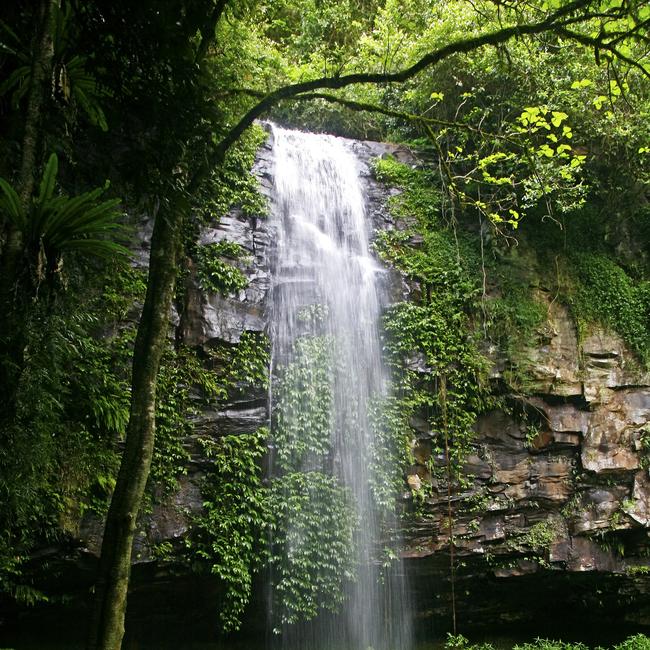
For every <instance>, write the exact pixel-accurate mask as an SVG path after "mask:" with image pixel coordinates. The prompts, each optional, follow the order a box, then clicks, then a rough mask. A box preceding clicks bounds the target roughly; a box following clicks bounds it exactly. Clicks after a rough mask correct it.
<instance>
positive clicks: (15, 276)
mask: <svg viewBox="0 0 650 650" xmlns="http://www.w3.org/2000/svg"><path fill="white" fill-rule="evenodd" d="M55 2H56V0H42V2H41V3H40V4H39V6H38V8H37V9H36V11H35V14H36V15H35V18H36V20H37V29H36V34H35V36H34V45H33V52H32V65H31V78H30V85H29V92H28V95H27V111H26V114H25V130H24V132H23V143H22V150H21V161H20V171H19V174H18V179H17V189H18V195H19V197H20V206H21V208H22V209H23V211H24V212H28V211H29V204H30V201H31V197H32V193H33V192H34V175H35V171H36V158H37V155H36V154H37V149H38V133H39V127H40V124H41V121H42V113H43V103H44V100H45V97H46V93H47V88H48V83H49V80H50V77H51V69H52V58H53V56H54V47H53V43H52V21H53V18H54V6H55ZM22 255H23V233H22V231H21V230H20V229H18V228H16V226H14V225H13V224H12V223H11V222H8V224H7V227H6V230H5V244H4V246H3V249H2V256H1V260H0V311H1V312H2V314H3V317H2V318H0V360H1V363H0V366H1V368H2V370H0V384H1V385H2V386H4V387H5V390H4V391H3V394H2V397H0V404H2V405H3V407H4V411H5V415H6V416H8V417H12V416H13V413H14V410H15V403H14V402H15V395H16V390H17V385H18V381H19V377H20V374H21V372H22V369H23V364H24V360H23V349H24V346H25V344H24V338H23V325H24V322H23V321H24V313H22V312H23V308H24V305H23V304H21V299H24V296H23V295H22V293H21V292H20V289H19V275H20V272H21V268H20V263H21V257H22Z"/></svg>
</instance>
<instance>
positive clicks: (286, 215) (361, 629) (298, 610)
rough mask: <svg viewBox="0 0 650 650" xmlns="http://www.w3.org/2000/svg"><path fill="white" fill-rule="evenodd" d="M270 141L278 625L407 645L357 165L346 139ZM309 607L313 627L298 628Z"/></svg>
mask: <svg viewBox="0 0 650 650" xmlns="http://www.w3.org/2000/svg"><path fill="white" fill-rule="evenodd" d="M272 138H273V152H274V192H273V201H272V213H273V215H272V219H273V220H274V221H273V229H274V232H275V233H276V242H275V255H274V261H273V265H272V266H273V298H272V314H271V338H272V341H273V352H272V355H273V374H274V378H275V379H274V382H273V388H272V391H271V392H272V410H273V425H272V439H273V458H274V460H273V466H274V470H273V471H274V473H275V478H274V481H275V482H276V485H277V486H280V487H278V488H277V490H279V491H280V492H281V496H280V497H279V498H281V499H283V500H284V501H285V502H289V503H293V504H294V508H295V511H294V512H291V508H288V509H287V512H288V515H287V516H286V518H285V519H283V520H282V521H280V522H279V523H278V524H277V528H278V530H279V529H283V532H282V533H278V536H277V537H276V539H274V540H273V543H274V545H275V556H274V559H273V560H272V562H271V566H272V573H271V578H270V581H271V583H273V586H272V589H273V590H274V594H272V596H271V598H270V600H271V603H272V605H271V606H272V609H273V612H272V618H273V620H274V623H273V625H274V626H275V627H276V632H280V633H281V634H280V638H281V641H280V644H281V646H282V647H284V648H287V647H292V648H299V649H300V650H322V649H323V648H328V649H329V648H331V649H332V650H347V649H350V650H368V649H369V648H372V649H373V650H407V648H408V647H410V625H409V621H408V612H407V611H406V610H407V606H406V596H405V587H404V584H403V579H402V578H401V575H402V570H401V566H400V563H399V561H397V560H395V561H393V562H392V563H382V559H381V551H382V545H383V544H384V541H385V540H384V538H385V536H386V530H387V528H389V526H387V523H389V522H388V518H387V515H386V514H385V513H380V512H379V510H378V508H377V507H376V504H375V502H374V501H375V500H374V499H373V491H372V481H373V476H372V471H373V470H372V468H373V462H372V459H371V457H372V453H373V451H372V450H373V444H374V443H375V440H374V435H375V434H374V428H373V423H372V417H371V415H370V414H371V413H372V411H373V408H376V405H377V404H380V403H381V401H382V399H384V398H385V397H386V396H387V394H388V392H389V380H388V376H387V373H386V371H385V369H384V367H383V365H382V360H381V344H380V337H379V330H378V327H379V321H380V316H381V311H382V308H383V307H384V306H385V303H386V298H385V296H384V295H383V291H382V275H383V273H384V271H383V270H382V268H381V266H380V265H379V263H378V262H377V261H376V260H375V259H374V258H373V256H372V254H371V251H370V245H369V239H370V235H371V232H370V228H369V225H368V219H367V216H366V212H365V200H364V191H363V185H362V180H361V178H360V174H359V165H360V162H359V161H358V160H357V158H356V157H355V155H354V153H353V152H352V150H351V147H350V144H349V142H347V141H345V140H343V139H341V138H336V137H332V136H327V135H317V134H308V133H302V132H298V131H288V130H285V129H281V128H278V127H275V126H273V127H272ZM296 504H297V505H296ZM314 547H315V553H316V554H317V556H318V559H317V560H316V561H315V560H314V553H313V552H312V549H314ZM318 562H320V563H321V565H322V566H320V565H318ZM310 571H311V573H310ZM330 573H331V574H332V575H330ZM296 576H297V577H296ZM332 576H334V577H332ZM328 609H330V610H339V611H338V613H337V612H328V611H326V610H328ZM305 611H308V612H309V616H310V617H312V616H313V617H314V618H316V621H315V622H312V623H310V624H301V623H299V622H297V619H299V618H301V615H304V612H305ZM316 613H317V614H318V615H317V616H315V614H316Z"/></svg>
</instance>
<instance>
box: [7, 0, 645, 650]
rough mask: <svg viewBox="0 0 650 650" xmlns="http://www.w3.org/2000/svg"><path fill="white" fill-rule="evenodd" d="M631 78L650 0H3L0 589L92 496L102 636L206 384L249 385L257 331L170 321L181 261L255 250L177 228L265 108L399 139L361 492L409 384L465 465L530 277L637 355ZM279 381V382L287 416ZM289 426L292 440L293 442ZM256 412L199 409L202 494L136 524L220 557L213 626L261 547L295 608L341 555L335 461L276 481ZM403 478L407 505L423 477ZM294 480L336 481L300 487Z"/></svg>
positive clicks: (580, 323) (245, 205)
mask: <svg viewBox="0 0 650 650" xmlns="http://www.w3.org/2000/svg"><path fill="white" fill-rule="evenodd" d="M649 80H650V4H648V3H647V2H645V1H644V0H543V1H542V0H506V1H501V0H451V1H442V0H340V1H331V2H329V1H325V0H297V1H295V2H289V1H288V0H266V1H264V2H255V1H254V0H164V1H162V2H161V1H156V0H140V1H139V2H132V1H131V0H110V1H108V0H106V1H105V0H91V1H89V2H80V1H79V0H34V1H33V2H28V3H26V2H20V1H14V0H6V1H5V2H3V3H2V7H1V8H0V152H1V153H0V228H1V232H0V266H1V272H0V387H1V389H0V589H1V590H2V596H1V599H2V600H1V601H0V602H2V603H16V602H17V603H20V604H24V605H30V604H34V603H46V602H47V601H48V598H50V594H49V593H48V591H47V588H45V587H43V585H42V584H41V583H40V582H39V579H38V575H39V573H38V572H39V570H40V569H38V568H37V564H38V563H35V562H34V558H35V557H37V555H38V553H39V551H40V550H41V549H43V548H48V547H53V546H57V547H65V545H66V544H68V543H71V540H74V539H75V538H76V536H77V535H78V532H79V527H80V523H81V521H82V520H83V519H84V517H88V516H95V517H96V518H98V519H99V520H101V521H102V522H105V527H104V531H103V546H102V552H101V561H100V563H99V566H98V568H97V574H96V576H95V577H94V578H93V581H94V584H95V587H94V589H93V593H94V596H93V597H94V600H95V606H94V613H93V614H92V616H90V615H89V624H88V625H89V637H88V638H89V640H88V645H87V647H88V648H89V649H100V648H101V649H102V650H118V649H119V648H120V647H121V643H122V637H123V634H124V615H125V610H126V607H127V589H128V582H129V573H130V566H131V561H132V546H133V540H134V536H135V535H136V533H137V532H138V530H139V529H140V527H141V526H142V525H143V524H142V522H143V521H144V520H145V519H146V517H147V516H148V515H149V514H150V513H151V512H152V510H153V509H154V508H155V507H156V504H157V503H159V502H161V501H164V500H165V499H171V498H173V495H174V493H175V491H176V490H177V488H178V484H179V480H181V479H182V477H183V475H184V473H185V472H186V471H187V469H186V466H187V462H188V460H189V457H190V451H188V449H187V447H186V446H185V445H184V441H185V439H186V438H187V436H188V435H189V434H190V433H191V432H192V428H193V426H194V425H193V422H194V419H193V418H194V416H195V415H196V413H197V410H198V409H199V408H200V407H201V406H204V405H206V404H212V405H219V404H224V403H226V402H227V400H228V399H230V398H232V396H233V395H236V394H238V391H242V390H243V389H245V388H246V387H247V386H248V387H250V386H257V387H258V388H261V389H262V390H264V389H265V387H266V386H267V382H268V363H269V341H268V338H267V337H266V336H265V335H263V334H259V333H257V334H256V333H252V332H251V333H246V334H245V335H244V336H242V338H241V340H240V341H239V342H238V343H225V342H224V343H223V345H221V346H218V347H216V348H214V349H212V350H211V351H210V355H207V354H206V353H205V351H204V350H199V349H198V348H194V347H192V346H191V345H189V344H188V343H187V342H186V341H185V340H184V339H183V335H182V331H183V323H182V320H183V315H184V314H185V313H186V311H187V309H186V308H187V289H188V286H190V285H191V283H196V284H197V285H199V286H200V287H201V288H202V289H203V290H205V291H209V292H213V293H217V294H220V295H224V296H228V295H232V294H236V293H237V292H239V291H241V290H243V289H244V288H245V287H246V284H247V278H246V275H245V273H244V271H245V269H246V266H247V264H250V263H251V262H250V260H249V259H248V258H247V257H246V252H245V251H243V250H241V248H240V247H238V245H237V244H235V243H231V242H221V243H217V244H214V243H213V244H208V245H203V246H202V245H200V244H199V242H198V234H199V232H200V229H201V228H202V227H203V226H205V225H206V224H208V223H211V222H213V223H214V222H215V221H218V220H219V219H220V218H222V217H223V216H224V215H226V214H227V212H228V211H229V210H230V209H231V208H233V207H236V208H237V209H239V210H241V212H242V213H243V214H244V215H249V216H250V217H255V218H259V219H263V218H265V215H266V213H267V212H268V206H267V204H266V201H265V199H264V198H263V197H262V196H261V195H260V193H259V192H258V184H257V180H256V178H255V177H254V176H252V175H251V173H250V170H251V168H252V166H253V163H254V160H255V155H256V152H257V151H258V148H259V147H260V146H263V143H264V142H265V140H266V137H267V133H266V131H265V130H264V129H263V128H262V127H261V126H260V124H259V122H257V120H263V119H272V120H274V121H276V122H279V123H281V124H284V125H288V126H291V127H296V128H303V129H307V130H310V131H324V132H327V133H333V134H336V135H341V136H347V137H354V138H358V139H368V140H380V141H391V142H398V143H401V144H403V145H404V146H406V147H407V148H408V149H409V150H410V151H411V152H412V155H413V158H414V160H416V161H417V164H407V165H405V164H403V163H400V162H398V161H397V160H395V159H393V158H390V157H387V158H383V159H378V160H377V161H376V162H375V165H374V172H373V173H374V176H375V178H376V179H377V180H378V181H380V182H382V183H384V184H385V185H386V186H389V187H391V188H394V196H393V197H392V198H391V200H390V201H391V202H390V211H391V213H392V215H393V217H394V218H395V219H396V220H397V221H398V222H399V223H400V224H401V225H400V227H399V228H396V229H394V230H390V231H384V232H382V233H380V234H379V235H378V236H377V237H376V239H375V241H374V244H373V246H374V250H375V252H376V254H377V256H378V257H379V258H381V259H382V260H383V261H384V262H385V263H386V264H387V265H390V266H392V267H393V268H395V269H397V270H398V271H399V272H400V273H402V274H403V277H404V278H406V279H407V282H408V283H409V284H410V286H411V287H414V288H415V289H414V291H413V292H412V293H413V299H412V300H411V301H409V302H403V303H398V304H395V305H393V306H392V307H391V308H390V309H389V310H388V312H387V314H386V315H385V322H384V336H385V341H386V355H387V362H388V364H389V366H390V367H391V368H392V369H393V371H394V373H395V376H396V378H397V381H398V382H399V385H400V393H399V399H397V398H396V399H395V400H394V401H393V402H391V403H389V404H384V405H382V406H381V408H379V407H378V412H377V414H376V416H377V418H378V419H381V422H382V424H381V426H380V428H381V430H382V431H383V432H384V433H383V435H384V436H385V438H384V439H382V440H383V441H384V442H383V443H382V445H383V446H382V448H381V449H379V450H378V451H377V455H376V458H375V459H374V461H373V462H376V464H377V466H381V467H383V469H381V472H380V474H381V476H382V477H383V479H382V481H380V482H379V483H378V484H377V485H376V486H375V496H376V500H377V502H378V503H379V504H381V505H382V506H384V507H386V508H387V509H390V508H392V507H394V502H395V495H396V494H397V493H399V492H400V491H403V490H404V489H408V486H406V483H405V481H404V468H405V467H406V465H408V463H409V462H411V461H410V454H411V453H412V450H411V449H410V447H409V440H408V438H409V436H408V434H407V429H408V425H407V424H406V423H408V421H409V418H411V417H412V416H413V414H414V413H422V412H424V411H426V413H427V414H428V418H429V420H430V422H431V424H432V426H434V427H437V428H438V430H439V431H441V432H444V436H442V435H441V437H440V439H439V441H438V442H437V443H436V444H439V446H440V449H441V453H442V451H444V454H445V458H446V459H447V462H446V466H441V467H439V468H437V470H438V471H439V472H440V473H441V476H442V480H446V481H447V483H448V485H449V486H450V489H451V486H454V485H455V486H458V485H461V484H462V482H463V480H464V477H463V466H464V465H463V463H464V460H465V458H466V457H467V455H468V454H469V453H470V451H471V446H472V436H473V434H474V432H473V428H472V426H473V423H474V422H475V420H476V417H477V415H478V414H479V413H481V412H483V411H485V410H486V409H488V408H490V407H491V405H493V404H494V403H495V401H497V400H499V399H500V395H499V389H496V390H495V387H494V385H492V384H490V382H489V370H490V363H491V361H490V357H489V355H488V351H489V350H490V349H498V350H500V351H501V352H502V353H503V354H504V355H506V356H507V358H508V359H509V360H510V361H509V364H508V366H507V368H506V370H505V376H506V380H507V385H508V387H509V390H511V389H512V390H516V391H519V392H521V393H525V392H526V391H527V390H528V388H529V386H530V382H531V376H530V372H529V371H530V366H531V364H532V363H534V362H533V361H531V360H530V358H529V356H528V355H527V350H529V349H530V348H531V346H534V345H537V344H540V343H541V342H542V341H543V340H544V331H543V330H544V324H545V322H546V316H547V312H548V310H549V309H550V307H549V304H548V303H545V302H544V301H540V300H539V299H538V298H536V297H535V291H534V289H536V288H539V287H543V288H544V289H545V290H546V291H547V293H549V295H551V296H552V302H553V303H555V302H556V301H557V302H558V304H562V305H564V306H566V308H567V309H568V310H569V312H570V313H571V315H572V317H573V319H574V320H575V323H576V327H577V332H578V336H579V337H584V336H587V334H588V333H589V332H590V331H591V329H592V328H594V327H603V328H605V329H606V330H610V331H613V332H616V333H617V334H618V335H619V336H620V337H621V338H622V340H623V341H624V343H625V345H626V347H627V348H628V350H629V352H630V354H631V358H633V359H634V363H635V364H636V366H637V367H638V368H641V369H642V368H647V367H648V364H649V363H650V272H649V258H648V256H649V254H650V202H649V199H650V81H649ZM147 229H148V230H147ZM143 241H145V242H148V243H146V244H143ZM177 317H178V318H180V321H181V322H180V324H179V322H178V320H177ZM317 317H318V315H317V314H311V315H307V316H306V318H307V319H313V320H314V322H315V321H316V320H317ZM413 350H417V351H418V352H419V353H420V354H421V355H422V356H423V358H424V359H425V362H426V364H427V366H428V367H429V368H430V369H433V370H432V374H431V375H430V376H429V377H428V378H427V379H426V381H422V379H421V376H420V375H419V374H418V373H417V372H414V371H412V370H410V369H409V368H408V367H407V366H405V364H404V358H405V357H406V356H408V354H410V353H411V352H412V351H413ZM301 355H302V356H301V357H300V358H299V359H298V360H297V361H296V363H295V365H294V366H292V367H291V368H290V369H289V372H291V373H294V375H295V376H296V377H298V378H300V376H301V373H303V374H304V373H308V374H309V376H310V377H311V378H312V380H313V381H315V382H316V384H315V385H316V386H317V383H318V376H319V374H318V373H319V372H320V371H322V372H325V371H326V370H325V369H326V366H327V360H326V359H323V358H322V350H319V348H318V339H314V340H313V341H312V342H311V344H310V345H306V346H305V349H304V350H302V351H301ZM310 364H311V365H310ZM312 366H313V367H312ZM314 368H315V370H314ZM319 369H320V370H319ZM323 390H325V389H323ZM502 392H503V391H502ZM215 408H216V407H215ZM290 408H291V394H290V390H289V389H287V391H286V394H285V395H284V396H283V397H282V399H281V402H280V411H279V413H280V416H279V417H280V418H281V417H282V412H283V411H282V409H285V410H286V409H290ZM318 409H319V406H318V403H316V404H315V406H314V411H313V412H310V413H308V414H307V415H306V417H307V416H308V417H310V418H311V419H312V420H313V422H318V421H319V417H320V416H322V414H319V411H318ZM380 411H381V413H380ZM378 426H379V425H378ZM317 428H318V427H317V426H315V428H314V431H316V432H317ZM280 432H281V433H280V435H282V436H285V438H286V439H287V440H288V441H289V442H288V444H289V447H288V449H290V450H291V452H290V453H295V454H298V453H301V450H300V445H301V444H312V443H310V441H309V440H307V441H306V442H305V441H300V440H298V439H297V438H296V437H295V435H294V434H295V432H293V431H291V430H288V429H287V430H282V429H281V428H280ZM267 436H268V431H267V430H265V429H261V430H260V431H258V432H257V433H255V434H254V435H251V436H237V435H228V436H225V437H222V438H219V439H217V440H215V439H211V438H209V437H203V438H202V442H201V444H202V448H203V454H204V455H205V458H207V459H209V461H210V465H209V470H207V472H206V479H205V483H204V485H203V488H202V490H203V492H202V499H203V501H204V506H205V507H204V509H203V512H202V513H201V514H200V515H196V516H195V518H194V520H193V522H192V526H191V528H190V531H189V532H188V534H187V535H186V537H185V538H184V539H183V540H181V543H180V545H179V546H178V547H177V548H176V547H172V546H171V544H170V545H168V546H163V547H158V548H154V549H150V552H151V554H152V556H153V557H156V558H157V559H158V560H159V561H161V562H164V561H166V560H169V559H170V558H171V557H172V556H173V557H174V558H175V561H182V562H183V563H185V565H186V566H191V567H193V568H195V569H197V570H203V571H207V572H208V573H209V574H211V575H212V576H214V579H215V580H218V581H219V582H220V583H221V584H223V585H225V586H224V593H225V596H224V597H223V599H222V601H223V602H222V608H221V611H220V612H215V620H219V626H220V628H221V629H222V630H225V631H227V630H232V629H237V628H238V627H239V626H240V624H241V621H242V617H243V615H244V612H245V611H246V607H247V606H248V604H249V601H250V599H251V597H252V592H253V589H254V587H253V586H254V580H255V575H256V574H257V572H259V570H260V568H261V567H262V566H263V565H264V564H265V563H268V562H271V563H273V562H275V563H276V565H277V566H278V569H277V570H278V572H279V574H280V575H282V576H283V580H284V582H283V583H282V584H283V585H284V586H285V589H286V591H285V594H284V595H285V597H286V600H287V603H290V606H289V607H288V610H287V611H288V612H289V614H288V617H289V619H288V620H289V622H293V621H297V620H299V619H301V618H310V617H312V616H314V615H315V613H316V609H317V600H318V601H319V602H322V601H323V600H325V601H327V602H329V603H330V605H331V608H333V609H335V608H336V606H337V605H338V604H339V602H340V597H341V594H340V590H339V588H338V581H339V580H340V579H341V576H344V575H347V574H348V573H349V567H348V566H347V565H346V551H345V549H346V547H347V546H349V544H350V543H351V542H350V535H349V533H348V529H347V528H346V526H344V525H343V524H342V522H345V521H346V520H347V518H349V517H350V513H348V512H347V511H346V510H345V507H344V505H342V504H341V505H340V507H339V501H338V500H337V495H336V490H337V486H335V485H332V484H330V483H329V482H328V481H325V480H324V481H322V482H319V483H317V484H310V485H306V484H304V477H301V476H300V475H297V474H292V473H289V469H287V474H286V476H285V479H286V481H285V482H286V483H287V484H289V483H291V485H289V486H288V489H291V490H292V494H294V495H295V498H294V499H293V500H292V501H291V502H289V503H286V502H284V501H283V494H284V492H283V491H282V490H280V489H279V487H277V486H276V487H275V488H274V487H271V488H269V487H268V486H267V485H266V484H265V483H264V480H263V476H262V471H261V466H262V464H263V458H264V454H265V445H266V439H267ZM292 436H293V437H292ZM531 438H534V435H533V436H531ZM313 444H317V442H315V443H313ZM648 444H650V443H648V442H647V440H646V446H647V445H648ZM192 453H193V452H192ZM645 453H646V454H647V453H648V449H647V447H646V449H645ZM280 463H284V464H285V465H283V467H286V468H290V467H291V463H292V459H291V457H290V454H289V456H287V457H286V458H280ZM301 481H302V482H303V483H301ZM405 486H406V488H405ZM285 487H286V486H285ZM410 487H411V488H412V494H411V496H412V505H411V509H415V510H417V507H418V500H419V499H422V498H423V489H424V488H422V486H419V485H418V486H414V485H411V486H410ZM310 491H319V492H324V493H327V494H329V495H331V502H332V504H334V505H333V507H332V509H329V511H328V512H320V511H312V510H310V508H309V494H310ZM298 516H299V517H300V522H301V525H303V526H304V530H305V531H307V532H308V531H310V530H313V527H314V526H315V525H316V524H318V523H322V522H323V521H325V520H329V519H331V520H332V521H333V522H334V523H333V524H332V525H331V526H327V527H325V528H326V529H327V530H328V531H330V532H329V533H328V535H329V537H328V538H327V539H326V540H325V542H323V543H322V544H319V545H318V548H314V552H313V553H312V554H311V555H310V556H309V557H308V558H306V559H305V562H304V564H302V565H301V568H300V571H299V572H297V573H296V574H288V573H282V572H283V571H284V569H283V568H282V567H281V566H280V564H279V563H280V560H279V559H278V558H274V557H273V551H272V550H271V551H269V550H268V549H266V548H265V546H264V540H265V539H266V535H267V533H268V530H269V529H270V528H272V529H274V530H275V531H276V532H277V531H280V532H279V533H278V534H279V535H280V536H281V534H282V533H281V531H282V526H283V524H282V522H283V521H284V520H285V519H286V518H296V517H298ZM450 517H451V514H450ZM337 522H338V523H337ZM450 528H451V526H450ZM321 541H322V540H321ZM394 552H395V550H394V549H392V550H391V549H387V553H388V554H390V553H394ZM452 563H453V555H452ZM452 570H453V569H452ZM314 576H318V580H317V588H316V592H317V593H316V594H315V592H314V589H311V588H310V589H306V588H305V585H307V584H311V583H312V581H313V580H314V579H315V578H314ZM315 599H316V600H315ZM90 619H92V620H90ZM459 639H460V640H459ZM452 642H453V639H452ZM637 642H638V643H640V645H638V646H635V645H630V646H629V647H630V648H632V647H635V648H636V647H639V648H642V647H646V646H645V645H643V643H646V642H645V641H643V640H639V639H637ZM454 643H455V645H453V647H458V648H460V647H470V646H469V645H467V642H465V641H464V640H462V639H461V638H456V641H455V642H454ZM544 647H546V646H544ZM548 647H551V646H548ZM553 647H555V646H553ZM567 647H568V646H567ZM572 647H573V646H572ZM623 647H625V648H627V647H628V646H621V648H623Z"/></svg>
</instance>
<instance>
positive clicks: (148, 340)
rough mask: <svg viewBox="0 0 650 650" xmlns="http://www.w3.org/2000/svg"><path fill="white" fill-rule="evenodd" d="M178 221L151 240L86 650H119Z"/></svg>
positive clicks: (164, 218)
mask: <svg viewBox="0 0 650 650" xmlns="http://www.w3.org/2000/svg"><path fill="white" fill-rule="evenodd" d="M181 223H182V218H181V217H179V216H176V215H171V214H159V215H158V216H157V218H156V222H155V225H154V231H153V236H152V239H151V255H150V261H149V279H148V283H147V295H146V298H145V302H144V307H143V310H142V316H141V318H140V325H139V327H138V334H137V337H136V340H135V347H134V350H133V376H132V380H131V391H132V392H131V413H130V417H129V425H128V427H127V432H126V444H125V448H124V453H123V455H122V462H121V464H120V470H119V473H118V476H117V482H116V484H115V491H114V493H113V498H112V500H111V505H110V508H109V511H108V516H107V519H106V527H105V530H104V538H103V542H102V552H101V558H100V563H99V575H98V580H97V586H96V589H97V593H96V601H95V610H94V614H93V619H92V621H91V630H90V634H89V638H88V644H87V648H88V650H119V649H120V648H121V645H122V637H123V636H124V616H125V612H126V598H127V591H128V586H129V574H130V569H131V548H132V545H133V538H134V535H135V526H136V520H137V517H138V512H139V510H140V504H141V502H142V497H143V494H144V490H145V486H146V484H147V479H148V477H149V470H150V467H151V458H152V455H153V447H154V438H155V407H156V384H157V375H158V369H159V367H160V358H161V355H162V352H163V349H164V347H165V345H166V342H167V334H168V329H169V313H170V310H171V306H172V299H173V295H174V286H175V281H176V269H177V258H178V255H179V240H180V238H179V233H180V229H181Z"/></svg>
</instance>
